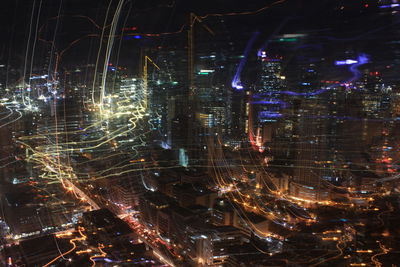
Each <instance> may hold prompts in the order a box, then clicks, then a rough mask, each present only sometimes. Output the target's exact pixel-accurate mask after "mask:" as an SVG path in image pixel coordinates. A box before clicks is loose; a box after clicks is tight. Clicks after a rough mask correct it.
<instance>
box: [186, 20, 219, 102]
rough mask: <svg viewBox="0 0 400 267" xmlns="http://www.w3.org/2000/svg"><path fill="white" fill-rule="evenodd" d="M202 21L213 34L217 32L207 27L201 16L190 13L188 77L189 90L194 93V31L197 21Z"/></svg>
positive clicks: (205, 26)
mask: <svg viewBox="0 0 400 267" xmlns="http://www.w3.org/2000/svg"><path fill="white" fill-rule="evenodd" d="M196 21H197V22H200V23H201V25H202V26H203V27H204V28H205V29H206V30H207V31H208V32H209V33H210V34H211V35H215V33H214V32H213V31H212V30H211V29H210V28H209V27H207V25H205V24H203V23H202V22H203V21H202V20H201V19H200V17H199V16H197V15H196V14H194V13H190V17H189V29H188V79H189V90H190V94H191V95H193V93H194V78H193V74H194V57H193V52H194V37H193V33H194V32H193V31H194V28H193V27H194V24H195V22H196Z"/></svg>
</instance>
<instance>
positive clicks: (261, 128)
mask: <svg viewBox="0 0 400 267" xmlns="http://www.w3.org/2000/svg"><path fill="white" fill-rule="evenodd" d="M259 59H260V61H261V75H260V81H259V83H258V84H257V85H256V87H255V88H254V90H253V92H254V94H253V101H252V102H251V103H250V104H251V106H252V107H250V108H251V111H252V112H253V114H252V121H253V125H251V126H250V127H249V131H250V132H252V133H251V136H253V137H251V139H253V140H252V144H253V145H256V146H257V147H258V148H259V150H260V151H263V150H264V143H265V142H270V141H271V140H272V137H273V136H274V135H275V134H274V132H275V131H276V129H277V124H276V122H277V121H278V120H279V118H281V117H282V114H281V113H280V111H281V109H282V108H285V107H286V103H285V102H283V101H282V100H281V99H280V98H281V97H280V91H282V90H283V88H284V76H282V57H279V56H275V57H272V56H267V54H266V52H265V51H262V53H261V56H260V57H259ZM250 116H251V115H250Z"/></svg>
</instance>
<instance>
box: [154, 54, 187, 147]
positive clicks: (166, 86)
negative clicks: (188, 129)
mask: <svg viewBox="0 0 400 267" xmlns="http://www.w3.org/2000/svg"><path fill="white" fill-rule="evenodd" d="M148 55H149V57H151V59H152V60H153V62H154V63H155V64H157V66H158V67H159V69H157V68H155V67H154V66H153V65H152V64H150V63H148V66H149V67H148V69H147V72H148V73H147V77H148V99H149V113H150V123H151V125H152V130H153V132H154V138H155V139H156V140H157V143H158V144H159V145H161V146H162V147H164V148H171V145H172V144H171V126H172V125H175V124H172V120H173V119H174V118H175V117H176V116H177V115H181V114H185V115H187V108H188V105H187V99H182V98H184V97H186V98H187V95H188V88H187V71H186V69H187V59H186V51H185V50H184V49H177V48H170V49H164V48H159V49H155V50H152V51H149V52H148ZM178 99H179V101H178ZM183 109H186V110H183ZM175 132H176V131H175ZM174 149H175V148H174Z"/></svg>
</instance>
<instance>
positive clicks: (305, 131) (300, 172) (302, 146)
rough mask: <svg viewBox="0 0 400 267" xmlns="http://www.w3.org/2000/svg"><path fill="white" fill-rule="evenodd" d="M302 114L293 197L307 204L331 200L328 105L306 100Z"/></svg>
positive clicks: (298, 126) (302, 106) (299, 120)
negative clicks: (326, 187) (327, 177)
mask: <svg viewBox="0 0 400 267" xmlns="http://www.w3.org/2000/svg"><path fill="white" fill-rule="evenodd" d="M298 111H299V113H298V114H299V115H300V116H299V119H298V120H297V125H296V128H297V129H296V130H297V134H298V140H297V144H296V148H295V149H296V155H295V169H294V173H293V182H292V183H291V185H290V193H291V195H293V196H295V197H299V198H302V199H307V200H315V201H319V200H327V199H328V198H329V193H328V191H326V190H324V183H323V177H324V173H325V168H326V167H327V163H328V162H329V159H328V157H329V155H330V153H329V151H328V149H327V135H326V132H327V125H326V119H324V117H325V115H326V114H327V110H326V106H325V104H324V103H321V102H320V101H318V100H316V99H304V100H303V101H302V104H301V107H300V109H299V110H298Z"/></svg>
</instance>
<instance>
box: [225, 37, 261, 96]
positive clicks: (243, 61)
mask: <svg viewBox="0 0 400 267" xmlns="http://www.w3.org/2000/svg"><path fill="white" fill-rule="evenodd" d="M258 35H259V32H255V33H253V36H252V37H251V38H250V40H249V41H248V43H247V45H246V48H245V50H244V52H243V58H242V59H241V60H240V63H239V66H238V68H237V69H236V73H235V76H234V77H233V80H232V88H235V89H236V90H243V88H244V87H243V85H242V84H241V82H240V74H241V73H242V70H243V67H244V65H245V64H246V61H247V57H248V56H249V52H250V49H251V48H252V47H253V44H254V42H255V41H256V39H257V37H258Z"/></svg>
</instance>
